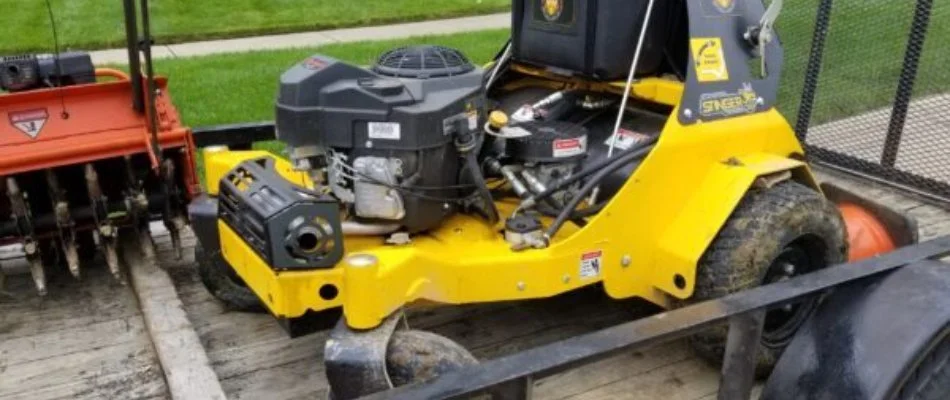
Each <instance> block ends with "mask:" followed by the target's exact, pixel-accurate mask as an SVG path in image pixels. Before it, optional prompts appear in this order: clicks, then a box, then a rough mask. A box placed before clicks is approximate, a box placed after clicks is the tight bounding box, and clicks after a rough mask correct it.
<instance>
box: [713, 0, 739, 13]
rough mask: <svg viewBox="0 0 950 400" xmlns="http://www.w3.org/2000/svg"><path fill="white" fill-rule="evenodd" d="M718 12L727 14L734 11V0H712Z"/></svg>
mask: <svg viewBox="0 0 950 400" xmlns="http://www.w3.org/2000/svg"><path fill="white" fill-rule="evenodd" d="M712 2H713V5H715V6H716V8H718V9H719V11H720V12H722V13H724V14H727V13H731V12H732V11H733V10H735V9H736V0H712Z"/></svg>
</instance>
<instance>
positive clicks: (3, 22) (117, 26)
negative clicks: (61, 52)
mask: <svg viewBox="0 0 950 400" xmlns="http://www.w3.org/2000/svg"><path fill="white" fill-rule="evenodd" d="M51 1H52V5H53V13H54V15H55V17H56V21H57V29H58V30H59V37H60V41H61V44H62V47H63V48H75V49H84V50H90V49H96V48H106V47H122V46H124V40H125V39H124V38H125V28H124V23H123V17H122V15H123V14H122V1H120V0H51ZM136 3H138V1H136ZM150 3H151V7H150V8H151V11H152V14H151V15H152V32H153V35H154V36H155V38H156V40H157V42H158V43H166V44H167V43H172V42H181V41H190V40H207V39H213V38H225V37H238V36H251V35H257V34H265V33H282V32H297V31H306V30H318V29H332V28H342V27H352V26H359V25H371V24H384V23H395V22H404V21H415V20H425V19H434V18H448V17H458V16H464V15H473V14H485V13H492V12H499V11H507V10H509V9H510V7H511V4H510V0H424V1H422V0H350V1H347V0H153V1H151V2H150ZM0 9H2V10H6V11H3V12H0V54H10V53H18V52H30V51H46V52H52V49H53V39H52V33H51V30H50V26H49V18H48V16H47V14H46V2H45V1H44V0H25V1H23V0H0ZM9 10H15V11H14V12H9Z"/></svg>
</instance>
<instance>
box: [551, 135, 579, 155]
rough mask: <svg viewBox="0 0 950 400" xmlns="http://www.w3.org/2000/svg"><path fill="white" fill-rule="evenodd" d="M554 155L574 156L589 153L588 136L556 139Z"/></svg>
mask: <svg viewBox="0 0 950 400" xmlns="http://www.w3.org/2000/svg"><path fill="white" fill-rule="evenodd" d="M553 146H554V148H553V151H554V157H555V158H564V157H574V156H579V155H582V154H585V153H587V137H586V136H582V137H579V138H573V139H558V140H555V141H554V145H553Z"/></svg>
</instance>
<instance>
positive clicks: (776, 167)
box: [206, 110, 814, 329]
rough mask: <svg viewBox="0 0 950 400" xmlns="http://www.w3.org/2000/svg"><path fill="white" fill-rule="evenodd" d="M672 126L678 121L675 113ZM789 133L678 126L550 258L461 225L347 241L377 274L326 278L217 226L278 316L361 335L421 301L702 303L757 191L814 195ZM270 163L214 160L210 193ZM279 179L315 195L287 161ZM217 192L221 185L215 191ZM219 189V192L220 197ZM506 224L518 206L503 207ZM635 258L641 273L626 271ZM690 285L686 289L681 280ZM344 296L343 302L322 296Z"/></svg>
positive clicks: (344, 267) (227, 252) (465, 219)
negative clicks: (725, 239)
mask: <svg viewBox="0 0 950 400" xmlns="http://www.w3.org/2000/svg"><path fill="white" fill-rule="evenodd" d="M672 115H674V116H675V115H677V112H676V110H674V111H673V113H672ZM802 153H803V152H802V149H801V147H800V145H799V143H798V141H797V140H796V139H795V136H794V133H793V132H792V130H791V128H790V127H789V126H788V123H787V122H786V121H785V120H784V118H782V116H781V115H779V114H778V112H776V111H774V110H772V111H768V112H764V113H759V114H754V115H747V116H741V117H736V118H731V119H725V120H720V121H717V122H711V123H697V124H694V125H690V126H683V125H681V124H680V123H679V122H678V121H677V119H676V118H675V117H674V118H671V119H670V120H669V121H668V123H667V126H666V127H665V128H664V130H663V133H662V135H661V139H660V142H659V144H658V146H657V147H656V148H655V149H654V150H653V152H652V153H651V154H650V155H649V156H648V157H647V159H646V160H645V161H644V162H643V163H642V164H641V166H640V167H639V168H638V170H637V171H636V172H635V174H634V175H633V177H632V178H631V179H630V180H628V182H627V184H626V185H625V186H624V187H623V188H622V189H621V191H620V192H619V193H618V194H617V195H616V196H615V197H614V198H613V200H612V201H611V202H610V203H609V204H608V205H607V206H606V207H605V208H604V210H603V211H602V212H601V213H599V214H598V215H597V216H595V217H593V218H592V219H591V220H590V222H589V224H588V225H587V226H586V227H585V228H583V229H579V228H576V227H574V226H571V225H568V226H566V227H565V229H563V230H562V231H561V232H560V233H559V234H558V236H557V237H555V238H554V240H553V242H552V245H551V246H550V247H549V248H547V249H543V250H526V251H522V252H513V251H511V250H510V249H509V247H508V245H507V243H506V242H505V241H504V239H503V237H502V236H501V235H500V234H498V233H497V231H498V228H499V227H489V226H486V224H485V223H484V222H483V221H482V220H481V219H479V218H476V217H472V216H467V215H457V216H454V217H452V218H450V219H448V220H447V221H446V222H445V223H444V225H443V226H442V227H441V228H439V229H436V230H434V231H432V232H430V233H428V234H426V235H418V236H415V237H413V242H412V243H411V244H409V245H405V246H389V245H384V244H383V240H382V239H381V238H366V237H347V238H346V239H345V241H344V242H345V246H346V249H345V250H346V254H347V255H348V256H352V255H355V254H361V255H371V256H373V257H375V259H376V260H378V263H376V264H375V265H372V266H368V267H365V266H364V267H357V266H351V265H348V263H347V262H346V261H344V262H341V263H340V264H339V265H338V266H336V267H335V268H332V269H327V270H314V271H293V272H275V271H272V270H271V269H270V268H269V267H268V266H267V265H266V264H265V263H264V262H263V261H262V260H261V259H260V258H259V257H258V256H257V255H256V254H255V253H254V252H253V251H252V250H251V249H250V248H249V247H248V246H247V245H245V244H244V242H243V241H242V240H241V239H240V238H239V237H238V236H237V235H236V234H235V233H234V232H233V231H232V230H230V229H229V228H228V227H227V226H226V225H225V224H224V223H219V228H220V231H221V233H220V235H221V244H222V250H223V254H224V257H225V259H226V260H227V261H228V263H229V264H230V265H232V266H233V267H234V269H235V270H236V271H237V273H238V274H239V275H240V276H241V277H242V278H243V279H244V280H245V281H246V282H247V283H248V284H249V285H250V287H251V288H252V289H253V290H254V291H255V293H257V294H258V296H260V297H261V298H262V299H263V300H264V302H265V303H266V304H267V306H268V308H269V309H270V310H271V312H272V313H274V314H275V315H276V316H278V317H288V318H293V317H299V316H301V315H303V313H305V312H306V311H307V310H308V309H310V310H315V311H318V310H323V309H327V308H331V307H336V306H340V305H342V306H343V309H344V312H345V314H346V316H347V321H348V322H349V324H350V325H351V326H352V327H353V328H359V329H368V328H372V327H375V326H376V325H378V324H379V323H380V322H381V321H382V319H383V318H385V317H386V316H387V315H389V314H390V313H391V312H393V311H395V310H397V309H399V308H400V307H403V306H404V305H406V304H410V303H413V302H417V301H428V302H435V303H446V304H464V303H478V302H493V301H504V300H519V299H530V298H543V297H550V296H554V295H557V294H560V293H564V292H567V291H571V290H575V289H578V288H580V287H582V286H587V285H591V284H594V283H597V282H601V281H602V282H603V284H604V287H605V289H606V291H607V293H608V294H610V295H611V296H613V297H615V298H628V297H641V298H644V299H646V300H649V301H651V302H653V303H656V304H659V305H661V306H667V305H668V304H669V302H670V300H671V299H672V298H687V297H689V296H690V295H691V294H692V291H693V287H694V279H695V268H696V264H697V262H698V260H699V258H700V257H701V256H702V254H703V252H704V251H705V249H706V248H707V247H708V245H709V243H710V242H711V241H712V239H713V238H714V237H715V235H716V233H717V232H718V230H719V229H720V227H721V226H722V225H723V223H724V222H725V221H726V219H727V218H728V217H729V215H730V213H731V212H732V210H733V209H734V208H735V206H736V205H737V204H738V202H739V200H740V199H741V198H742V196H743V195H744V194H745V193H746V191H747V190H748V188H749V187H750V186H751V185H752V183H753V182H754V180H755V179H756V178H757V177H759V176H763V175H769V174H773V173H775V172H780V171H786V170H793V171H794V172H795V173H794V174H793V176H794V177H795V179H798V180H800V181H803V182H804V183H806V184H809V185H814V180H813V179H812V178H811V175H810V172H809V171H808V170H807V167H806V165H805V164H804V163H802V162H800V161H797V160H794V159H791V158H788V156H790V155H800V154H802ZM261 156H269V155H268V154H267V153H264V152H221V153H213V154H207V155H206V160H207V162H208V165H209V168H208V174H207V176H208V178H209V179H210V180H211V182H209V183H214V182H215V181H216V180H217V179H220V177H222V176H223V175H224V173H226V172H227V170H228V168H227V167H228V166H230V167H233V166H235V165H237V164H238V163H239V162H240V161H241V160H245V159H250V158H257V157H261ZM277 168H278V170H280V171H282V172H281V173H282V174H283V175H284V176H285V177H287V178H290V179H293V180H294V181H295V182H296V183H298V184H302V185H307V184H309V182H308V181H306V177H305V176H304V175H303V174H299V173H295V172H292V171H291V170H290V165H289V163H288V162H286V161H284V160H278V161H277ZM208 187H209V188H212V187H216V185H208ZM215 189H216V188H215ZM498 206H499V208H500V209H501V211H502V214H503V215H508V214H510V212H511V211H512V209H513V207H514V204H513V203H510V202H505V201H502V202H499V203H498ZM592 251H600V252H602V259H601V260H600V261H601V262H600V265H601V268H602V269H601V271H600V275H599V276H596V277H590V278H586V279H582V278H581V276H580V274H581V259H582V257H583V256H584V254H585V253H590V252H592ZM625 256H626V257H629V259H630V260H631V262H630V263H629V265H627V266H624V265H623V264H622V262H621V260H623V259H624V258H625ZM677 274H679V275H681V276H682V279H683V283H684V285H683V286H682V287H677V286H676V284H675V277H676V275H677ZM327 284H330V285H334V286H336V287H337V288H338V290H339V293H340V295H339V297H337V298H336V299H333V300H331V301H327V300H324V299H321V298H320V296H319V295H318V294H317V293H318V291H319V288H320V287H321V286H322V285H327Z"/></svg>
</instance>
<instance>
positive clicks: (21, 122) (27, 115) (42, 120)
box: [9, 108, 49, 139]
mask: <svg viewBox="0 0 950 400" xmlns="http://www.w3.org/2000/svg"><path fill="white" fill-rule="evenodd" d="M9 117H10V125H13V127H14V128H16V129H17V130H19V131H20V132H23V133H25V134H26V135H27V136H29V137H30V138H31V139H36V137H37V136H39V134H40V132H41V131H42V130H43V127H44V126H46V121H48V120H49V113H48V112H47V111H46V109H45V108H37V109H33V110H26V111H14V112H11V113H10V115H9Z"/></svg>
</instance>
